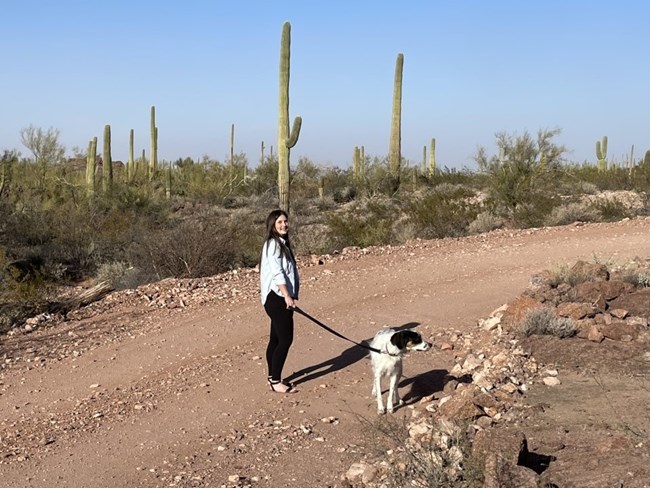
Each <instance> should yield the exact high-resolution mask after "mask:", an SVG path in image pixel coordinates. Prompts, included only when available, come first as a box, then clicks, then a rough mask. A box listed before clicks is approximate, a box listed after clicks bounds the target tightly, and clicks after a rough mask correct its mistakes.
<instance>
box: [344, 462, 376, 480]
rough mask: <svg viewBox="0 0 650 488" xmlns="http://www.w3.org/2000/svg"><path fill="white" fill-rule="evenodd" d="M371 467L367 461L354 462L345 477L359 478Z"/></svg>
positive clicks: (348, 478)
mask: <svg viewBox="0 0 650 488" xmlns="http://www.w3.org/2000/svg"><path fill="white" fill-rule="evenodd" d="M369 467H370V466H369V465H367V464H366V463H353V464H352V466H350V468H349V469H348V471H347V473H345V478H346V479H347V480H349V481H355V480H359V479H361V477H362V476H363V474H364V473H365V471H366V469H368V468H369Z"/></svg>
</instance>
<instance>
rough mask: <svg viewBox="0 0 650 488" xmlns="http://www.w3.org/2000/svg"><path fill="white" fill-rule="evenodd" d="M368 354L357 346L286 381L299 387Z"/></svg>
mask: <svg viewBox="0 0 650 488" xmlns="http://www.w3.org/2000/svg"><path fill="white" fill-rule="evenodd" d="M418 325H420V323H419V322H408V323H406V324H404V325H400V326H399V327H391V328H392V329H395V330H396V331H400V330H406V329H413V328H415V327H417V326H418ZM371 340H372V337H371V338H370V339H364V340H363V341H361V344H369V343H370V341H371ZM368 354H369V351H368V349H366V348H364V347H361V346H356V345H355V346H352V347H349V348H348V349H346V350H345V351H343V352H342V353H341V354H339V355H338V356H336V357H333V358H331V359H328V360H326V361H323V362H322V363H319V364H315V365H313V366H308V367H306V368H303V369H301V370H300V371H294V372H293V373H291V375H290V376H288V377H287V378H285V379H286V380H287V381H290V382H291V383H293V384H295V385H299V384H300V383H306V382H308V381H312V380H315V379H317V378H320V377H322V376H325V375H328V374H330V373H334V372H335V371H339V370H341V369H343V368H346V367H348V366H350V365H352V364H354V363H356V362H357V361H360V360H361V359H363V358H364V357H366V356H368Z"/></svg>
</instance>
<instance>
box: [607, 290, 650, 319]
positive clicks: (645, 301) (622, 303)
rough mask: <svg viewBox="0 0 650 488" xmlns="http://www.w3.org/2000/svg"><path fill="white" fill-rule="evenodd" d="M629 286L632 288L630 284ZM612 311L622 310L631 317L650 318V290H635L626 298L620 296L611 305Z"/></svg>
mask: <svg viewBox="0 0 650 488" xmlns="http://www.w3.org/2000/svg"><path fill="white" fill-rule="evenodd" d="M628 285H629V286H632V285H630V284H629V283H628ZM609 307H610V309H617V308H622V309H625V310H627V311H628V312H629V313H630V314H631V315H637V316H639V317H650V288H643V289H641V290H635V291H632V292H631V293H628V294H626V295H624V296H622V294H620V295H619V296H618V297H617V298H616V299H615V300H613V301H612V302H611V303H610V304H609Z"/></svg>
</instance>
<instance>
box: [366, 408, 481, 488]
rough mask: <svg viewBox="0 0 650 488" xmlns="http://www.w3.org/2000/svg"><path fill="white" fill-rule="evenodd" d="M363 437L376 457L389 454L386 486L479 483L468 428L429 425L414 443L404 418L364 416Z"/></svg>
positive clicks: (454, 487)
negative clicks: (373, 449) (376, 454)
mask: <svg viewBox="0 0 650 488" xmlns="http://www.w3.org/2000/svg"><path fill="white" fill-rule="evenodd" d="M363 422H364V427H365V428H364V430H365V432H366V438H367V439H369V440H370V443H371V445H372V446H373V447H375V449H376V451H377V453H378V455H379V456H386V452H391V453H392V454H391V456H390V457H389V458H388V459H387V461H386V462H385V464H386V465H387V468H388V471H387V473H386V475H387V480H386V486H390V487H393V488H403V487H405V486H413V487H416V488H473V487H476V486H482V481H483V473H482V471H481V468H480V463H478V462H476V461H475V460H474V459H473V458H472V454H471V444H470V441H469V439H468V437H467V435H466V432H467V430H468V429H467V428H466V427H465V426H462V425H457V424H455V423H452V422H440V423H439V424H437V425H432V426H431V432H430V433H429V434H427V435H425V436H423V437H422V438H421V439H420V441H419V442H416V441H415V440H414V439H413V438H412V437H411V436H410V435H409V429H408V425H407V422H406V421H405V420H393V419H391V418H384V419H381V420H377V421H370V420H367V419H363Z"/></svg>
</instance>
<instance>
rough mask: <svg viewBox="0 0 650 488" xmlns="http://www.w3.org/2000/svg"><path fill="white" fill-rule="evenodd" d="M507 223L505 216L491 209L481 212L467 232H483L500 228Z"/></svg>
mask: <svg viewBox="0 0 650 488" xmlns="http://www.w3.org/2000/svg"><path fill="white" fill-rule="evenodd" d="M504 225H505V221H504V219H503V217H500V216H498V215H495V214H493V213H492V212H490V211H485V212H480V213H478V214H477V215H476V218H475V219H474V220H472V221H471V222H470V223H469V226H468V227H467V232H468V233H469V234H482V233H484V232H490V231H492V230H495V229H500V228H502V227H503V226H504Z"/></svg>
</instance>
